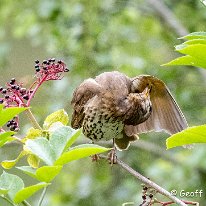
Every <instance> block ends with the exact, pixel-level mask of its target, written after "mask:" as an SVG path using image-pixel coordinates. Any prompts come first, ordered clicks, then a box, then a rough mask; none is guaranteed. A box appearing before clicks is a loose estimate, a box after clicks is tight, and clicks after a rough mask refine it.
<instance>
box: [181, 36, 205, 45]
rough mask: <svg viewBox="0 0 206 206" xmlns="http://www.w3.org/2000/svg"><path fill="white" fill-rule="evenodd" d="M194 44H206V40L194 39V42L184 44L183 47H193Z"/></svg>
mask: <svg viewBox="0 0 206 206" xmlns="http://www.w3.org/2000/svg"><path fill="white" fill-rule="evenodd" d="M192 44H206V38H205V39H192V40H189V41H186V42H184V43H183V44H182V45H192Z"/></svg>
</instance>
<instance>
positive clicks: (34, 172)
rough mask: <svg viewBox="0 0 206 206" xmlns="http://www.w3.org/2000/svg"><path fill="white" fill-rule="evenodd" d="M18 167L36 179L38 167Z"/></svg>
mask: <svg viewBox="0 0 206 206" xmlns="http://www.w3.org/2000/svg"><path fill="white" fill-rule="evenodd" d="M16 168H17V169H19V170H21V171H22V172H24V173H25V174H27V175H29V176H30V177H33V178H35V179H36V169H34V168H32V167H30V166H22V167H16Z"/></svg>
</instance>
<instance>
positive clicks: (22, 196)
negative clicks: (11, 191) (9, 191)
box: [14, 182, 49, 203]
mask: <svg viewBox="0 0 206 206" xmlns="http://www.w3.org/2000/svg"><path fill="white" fill-rule="evenodd" d="M48 185H49V184H48V183H44V182H41V183H38V184H36V185H32V186H29V187H25V188H23V189H21V190H20V191H18V192H17V193H16V195H15V197H14V203H20V202H22V201H24V200H26V199H27V198H29V197H30V196H32V195H33V194H34V193H35V192H37V191H38V190H40V189H42V188H44V187H46V186H48Z"/></svg>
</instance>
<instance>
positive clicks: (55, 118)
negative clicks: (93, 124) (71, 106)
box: [43, 109, 69, 129]
mask: <svg viewBox="0 0 206 206" xmlns="http://www.w3.org/2000/svg"><path fill="white" fill-rule="evenodd" d="M68 121H69V117H68V114H67V113H66V112H65V110H64V109H60V110H58V111H56V112H54V113H52V114H50V115H49V116H48V117H47V118H46V119H45V121H44V124H43V128H44V129H49V127H50V126H51V125H52V124H53V123H55V122H61V123H62V124H63V125H67V124H68Z"/></svg>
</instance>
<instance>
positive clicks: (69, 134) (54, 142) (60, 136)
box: [49, 126, 81, 159]
mask: <svg viewBox="0 0 206 206" xmlns="http://www.w3.org/2000/svg"><path fill="white" fill-rule="evenodd" d="M80 134H81V130H74V129H72V128H71V127H68V126H63V127H60V128H57V129H56V130H55V131H54V132H53V133H52V135H51V137H50V140H49V142H50V145H51V147H52V149H53V150H54V152H55V159H57V158H59V156H60V155H61V154H62V153H63V152H64V151H65V150H66V149H67V148H69V147H70V146H71V145H72V144H73V143H74V141H75V140H76V139H77V138H78V137H79V135H80Z"/></svg>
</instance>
